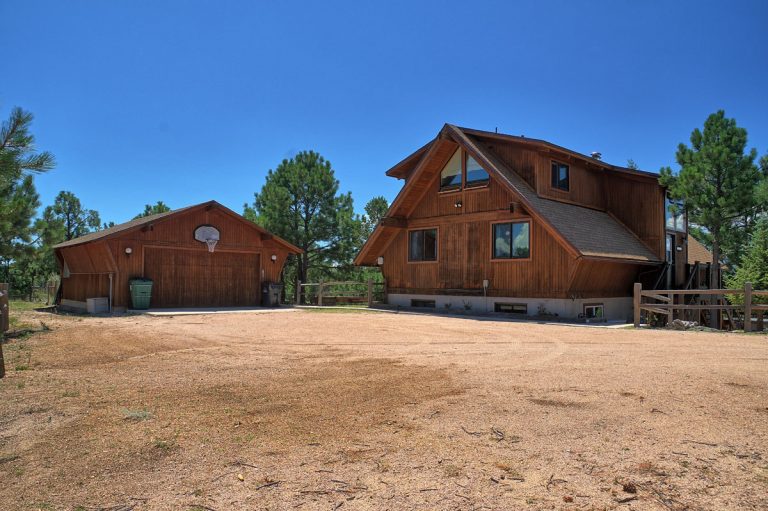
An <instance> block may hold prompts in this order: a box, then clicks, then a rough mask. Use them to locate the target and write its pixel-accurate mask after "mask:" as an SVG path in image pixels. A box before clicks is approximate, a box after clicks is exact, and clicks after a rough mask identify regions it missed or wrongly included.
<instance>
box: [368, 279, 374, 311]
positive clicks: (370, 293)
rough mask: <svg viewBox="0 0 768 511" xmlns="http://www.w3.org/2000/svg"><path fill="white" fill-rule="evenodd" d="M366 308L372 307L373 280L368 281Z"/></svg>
mask: <svg viewBox="0 0 768 511" xmlns="http://www.w3.org/2000/svg"><path fill="white" fill-rule="evenodd" d="M368 307H373V279H368Z"/></svg>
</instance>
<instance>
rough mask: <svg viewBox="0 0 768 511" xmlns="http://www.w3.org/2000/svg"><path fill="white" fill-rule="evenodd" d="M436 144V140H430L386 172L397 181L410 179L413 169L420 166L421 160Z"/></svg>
mask: <svg viewBox="0 0 768 511" xmlns="http://www.w3.org/2000/svg"><path fill="white" fill-rule="evenodd" d="M434 142H435V140H434V139H432V140H430V141H429V142H427V143H426V144H424V145H423V146H421V147H419V148H418V149H416V150H415V151H414V152H412V153H411V154H409V155H408V156H406V157H405V158H403V159H402V160H401V161H400V162H399V163H397V164H396V165H395V166H394V167H392V168H391V169H389V170H388V171H386V172H385V174H386V175H388V176H389V177H395V178H397V179H405V178H406V177H408V174H409V173H410V171H411V170H413V168H414V167H415V166H416V165H418V163H419V159H420V158H421V157H422V156H424V154H425V153H426V152H427V151H428V150H429V147H430V146H431V145H432V144H433V143H434Z"/></svg>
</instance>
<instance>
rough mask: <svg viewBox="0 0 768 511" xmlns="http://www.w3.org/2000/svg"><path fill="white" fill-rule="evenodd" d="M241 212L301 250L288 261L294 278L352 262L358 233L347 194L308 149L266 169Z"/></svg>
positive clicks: (326, 165) (301, 278)
mask: <svg viewBox="0 0 768 511" xmlns="http://www.w3.org/2000/svg"><path fill="white" fill-rule="evenodd" d="M244 214H245V217H246V218H248V219H250V220H252V221H254V222H256V223H258V224H259V225H261V226H263V227H264V228H266V229H268V230H269V231H271V232H273V233H275V234H276V235H278V236H280V237H282V238H284V239H286V240H288V241H290V242H291V243H293V244H294V245H296V246H297V247H299V248H300V249H302V250H303V251H304V253H303V254H300V255H299V256H298V257H297V258H296V259H295V261H294V262H292V263H291V264H293V265H295V279H296V281H301V282H307V281H308V280H309V279H310V278H313V279H314V278H320V277H322V276H325V275H331V274H333V272H334V271H335V270H337V269H339V268H347V269H348V268H349V267H351V265H352V257H353V255H354V253H355V250H356V248H357V245H358V240H359V232H360V229H359V219H358V218H357V217H356V215H355V214H354V210H353V205H352V196H351V194H349V193H346V194H343V193H339V181H338V180H337V179H336V176H335V175H334V172H333V168H332V167H331V163H330V162H329V161H327V160H326V159H325V158H323V157H322V156H320V155H319V154H318V153H316V152H314V151H302V152H300V153H299V154H297V155H296V156H295V157H293V158H291V159H289V160H283V161H282V162H281V163H280V165H278V166H277V168H276V169H274V170H270V171H269V173H268V174H267V178H266V182H265V183H264V186H263V187H262V189H261V191H260V192H259V193H257V194H255V196H254V202H253V205H252V206H248V205H247V204H246V206H245V213H244ZM288 272H290V273H293V272H292V271H290V269H289V270H288Z"/></svg>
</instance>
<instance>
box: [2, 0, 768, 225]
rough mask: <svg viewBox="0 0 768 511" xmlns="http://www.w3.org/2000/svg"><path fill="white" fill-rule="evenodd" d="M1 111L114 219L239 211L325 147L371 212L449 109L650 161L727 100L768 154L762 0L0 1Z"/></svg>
mask: <svg viewBox="0 0 768 511" xmlns="http://www.w3.org/2000/svg"><path fill="white" fill-rule="evenodd" d="M0 20H2V23H1V26H2V28H1V29H0V48H3V63H2V68H1V69H2V74H1V75H0V76H1V78H0V115H2V117H6V116H7V113H8V110H9V109H10V107H12V106H16V105H18V106H22V107H23V108H25V109H28V110H31V111H32V112H33V113H34V114H35V116H36V119H35V124H34V132H35V134H36V136H37V139H38V146H39V147H40V148H42V149H47V150H50V151H52V152H53V153H54V154H55V155H56V157H57V160H58V167H57V168H56V169H55V170H54V171H52V172H50V173H49V174H47V175H44V176H41V177H39V178H38V179H37V186H38V189H39V191H40V194H41V200H42V201H43V204H44V205H45V204H49V203H50V202H51V201H52V200H53V198H54V197H55V195H56V193H57V192H58V191H60V190H62V189H66V190H71V191H73V192H74V193H75V194H76V195H77V196H79V197H80V198H81V199H82V201H83V203H84V205H85V206H86V207H88V208H92V209H96V210H98V211H99V212H100V213H101V216H102V219H103V220H112V221H115V222H121V221H124V220H127V219H130V218H131V217H132V216H134V215H135V214H137V213H138V212H139V211H141V210H142V208H143V205H144V204H145V203H150V202H151V203H154V202H155V201H157V200H163V201H165V202H166V203H168V204H170V205H171V206H172V207H181V206H185V205H188V204H193V203H197V202H202V201H205V200H209V199H215V200H218V201H219V202H222V203H223V204H225V205H227V206H229V207H231V208H232V209H235V210H236V211H238V212H241V211H242V205H243V203H245V202H246V201H248V202H250V201H251V200H252V198H253V193H254V192H255V191H257V190H259V189H260V188H261V186H262V184H263V182H264V176H265V175H266V172H267V170H268V169H270V168H274V167H275V166H276V165H277V164H278V163H279V162H280V161H281V160H282V159H283V158H286V157H290V156H292V155H293V154H295V153H296V152H297V151H300V150H302V149H314V150H316V151H319V152H320V153H321V154H323V155H324V156H325V157H326V158H327V159H329V160H330V161H331V163H332V164H333V167H334V169H335V171H336V174H337V177H338V178H339V180H340V181H341V189H342V190H344V191H347V190H349V191H351V192H352V194H353V196H354V199H355V205H356V208H357V209H358V210H362V207H363V205H364V204H365V202H366V201H367V200H368V199H370V198H371V197H373V196H374V195H378V194H383V195H384V196H386V197H387V198H388V199H389V200H392V199H393V198H394V196H395V195H396V193H397V191H398V190H399V188H400V186H401V184H402V182H400V181H397V180H394V179H392V178H387V177H386V176H385V175H384V172H385V171H386V170H387V169H388V168H389V167H390V166H392V165H393V164H395V163H396V162H398V161H399V160H400V159H402V158H403V157H404V156H406V155H407V154H409V153H410V152H411V151H413V150H414V149H416V148H417V147H419V146H421V145H422V144H423V143H425V142H426V141H427V140H429V139H430V138H432V137H433V136H434V135H435V134H436V133H437V132H438V130H439V129H440V128H441V126H442V125H443V123H444V122H451V123H454V124H458V125H462V126H467V127H472V128H477V129H486V130H493V129H494V128H498V129H499V131H501V132H504V133H511V134H524V135H526V136H529V137H536V138H543V139H546V140H549V141H551V142H554V143H556V144H560V145H563V146H566V147H568V148H571V149H574V150H576V151H580V152H585V153H588V152H589V151H593V150H598V151H601V152H602V153H603V158H604V159H605V160H606V161H608V162H610V163H616V164H622V165H623V164H625V163H626V160H627V159H628V158H632V159H634V160H635V161H636V162H637V163H638V164H639V165H640V167H641V168H642V169H644V170H652V171H657V170H658V169H659V167H661V166H663V165H673V164H674V153H675V148H676V146H677V144H678V143H679V142H683V141H685V142H687V141H688V137H689V135H690V132H691V130H692V129H693V128H694V127H697V126H701V125H702V124H703V122H704V119H705V118H706V116H707V115H708V114H710V113H711V112H713V111H715V110H717V109H720V108H723V109H725V110H726V113H727V115H728V116H730V117H735V118H736V119H737V121H738V123H739V124H740V125H741V126H743V127H745V128H747V129H748V130H749V135H750V145H751V146H754V147H756V148H757V149H758V151H759V152H760V154H765V153H766V152H768V92H766V91H768V86H767V85H766V84H768V65H766V63H768V32H766V30H765V27H766V25H767V24H768V2H765V1H764V0H757V1H739V2H726V1H722V2H711V1H691V2H683V1H675V2H668V1H645V2H639V1H605V2H597V1H594V2H572V1H552V2H504V1H501V2H482V1H476V0H473V1H471V2H470V1H464V2H436V1H425V2H417V1H405V2H400V1H386V2H361V1H356V2H355V1H353V2H306V3H302V2H287V1H285V2H277V1H275V2H271V1H269V2H268V1H261V2H257V1H245V0H243V1H239V2H234V1H194V2H193V1H162V2H161V1H140V0H130V1H128V0H122V1H121V0H110V1H96V0H93V1H66V2H61V1H47V2H43V1H34V0H23V1H21V0H0Z"/></svg>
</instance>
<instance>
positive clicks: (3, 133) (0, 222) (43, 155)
mask: <svg viewBox="0 0 768 511" xmlns="http://www.w3.org/2000/svg"><path fill="white" fill-rule="evenodd" d="M32 118H33V117H32V114H31V113H29V112H26V111H24V110H22V109H21V108H14V109H13V110H12V111H11V114H10V116H9V117H8V120H7V121H5V122H3V123H2V125H0V259H3V260H4V262H5V264H4V266H5V267H6V268H7V267H8V264H9V261H11V260H13V259H14V257H17V256H18V255H19V252H20V250H22V249H23V247H24V245H25V244H27V243H29V241H30V238H31V235H32V218H33V217H34V216H35V213H36V211H37V208H38V207H39V206H40V202H39V200H38V194H37V191H36V190H35V185H34V182H33V178H32V174H34V173H40V172H47V171H48V170H50V169H52V168H53V166H54V165H55V161H54V158H53V156H52V155H51V154H50V153H48V152H45V151H43V152H38V151H36V150H35V137H34V135H32V133H31V132H30V126H31V124H32ZM6 278H7V275H6Z"/></svg>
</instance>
